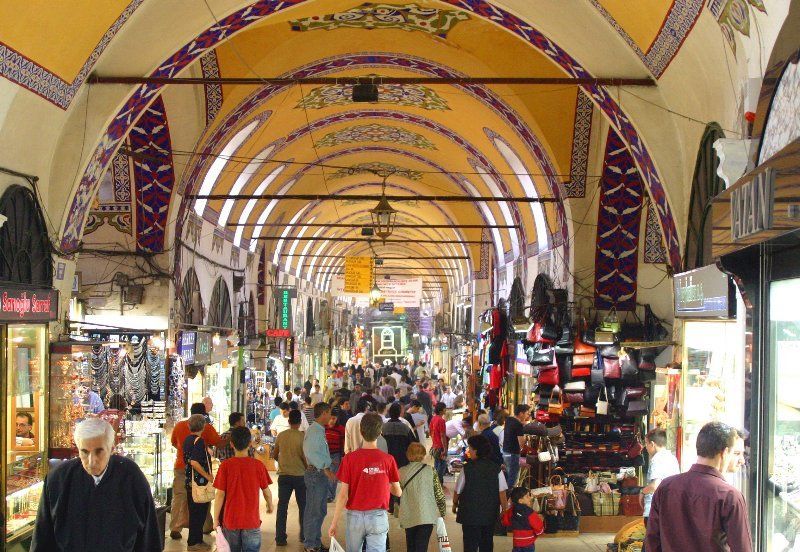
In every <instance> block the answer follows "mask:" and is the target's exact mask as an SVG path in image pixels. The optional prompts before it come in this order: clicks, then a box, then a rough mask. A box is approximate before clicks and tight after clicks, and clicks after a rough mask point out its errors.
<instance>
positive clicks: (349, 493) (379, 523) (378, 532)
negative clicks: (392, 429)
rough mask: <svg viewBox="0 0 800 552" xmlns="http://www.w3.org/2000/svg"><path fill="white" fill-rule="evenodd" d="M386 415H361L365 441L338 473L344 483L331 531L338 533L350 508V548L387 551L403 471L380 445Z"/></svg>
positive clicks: (350, 550)
mask: <svg viewBox="0 0 800 552" xmlns="http://www.w3.org/2000/svg"><path fill="white" fill-rule="evenodd" d="M382 428H383V418H381V416H380V415H379V414H376V413H374V412H370V413H367V414H364V417H363V418H361V422H360V429H361V436H362V438H363V439H364V444H363V445H362V446H361V448H360V449H358V450H354V451H353V452H351V453H349V454H347V455H345V457H344V458H342V463H341V465H340V466H339V472H338V473H337V477H338V478H339V481H340V482H341V484H342V488H341V490H340V491H339V495H338V496H337V498H336V510H335V511H334V514H333V520H332V521H331V527H330V530H329V531H328V534H329V535H330V536H331V537H335V536H336V526H337V525H338V523H339V520H340V519H341V517H342V511H343V510H345V509H347V535H346V540H347V552H361V549H362V547H363V546H364V543H366V552H385V551H386V543H387V540H388V539H387V535H388V534H389V516H388V514H387V510H388V509H389V494H390V493H391V494H393V495H394V496H397V497H399V496H400V495H401V494H402V493H403V492H402V490H401V489H400V475H399V473H398V471H397V463H396V462H395V460H394V458H393V457H392V456H390V455H389V454H387V453H385V452H383V451H381V450H379V449H378V437H380V435H381V429H382Z"/></svg>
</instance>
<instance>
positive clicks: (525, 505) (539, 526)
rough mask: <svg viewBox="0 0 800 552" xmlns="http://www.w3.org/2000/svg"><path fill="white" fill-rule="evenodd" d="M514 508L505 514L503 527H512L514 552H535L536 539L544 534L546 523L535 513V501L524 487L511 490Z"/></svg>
mask: <svg viewBox="0 0 800 552" xmlns="http://www.w3.org/2000/svg"><path fill="white" fill-rule="evenodd" d="M511 502H512V503H513V506H512V507H511V508H509V509H508V510H506V511H505V513H504V514H503V519H502V521H503V525H505V526H506V527H511V531H512V534H513V536H514V548H513V550H512V552H534V551H535V550H536V537H538V536H539V535H541V534H542V533H544V521H542V518H541V516H539V514H537V513H536V512H534V511H533V508H531V504H532V502H533V499H532V498H531V495H530V494H529V493H528V489H526V488H524V487H514V488H513V489H511Z"/></svg>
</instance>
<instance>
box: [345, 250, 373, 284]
mask: <svg viewBox="0 0 800 552" xmlns="http://www.w3.org/2000/svg"><path fill="white" fill-rule="evenodd" d="M371 286H372V257H345V259H344V292H345V293H369V290H370V287H371Z"/></svg>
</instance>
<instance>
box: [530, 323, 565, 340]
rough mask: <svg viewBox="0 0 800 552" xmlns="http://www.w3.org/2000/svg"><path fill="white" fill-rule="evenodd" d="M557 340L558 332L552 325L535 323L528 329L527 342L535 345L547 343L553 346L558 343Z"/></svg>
mask: <svg viewBox="0 0 800 552" xmlns="http://www.w3.org/2000/svg"><path fill="white" fill-rule="evenodd" d="M557 338H558V331H557V330H556V329H555V327H554V326H552V325H548V324H542V323H541V322H534V323H533V326H531V327H530V328H529V329H528V335H527V340H528V341H532V342H534V343H547V344H550V345H552V344H553V343H555V342H556V339H557Z"/></svg>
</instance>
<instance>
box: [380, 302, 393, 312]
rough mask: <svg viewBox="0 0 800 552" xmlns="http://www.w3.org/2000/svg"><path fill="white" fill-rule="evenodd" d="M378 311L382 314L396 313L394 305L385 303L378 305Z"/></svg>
mask: <svg viewBox="0 0 800 552" xmlns="http://www.w3.org/2000/svg"><path fill="white" fill-rule="evenodd" d="M378 310H379V311H381V312H393V311H394V303H387V302H386V301H384V302H383V303H381V304H380V305H378Z"/></svg>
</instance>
